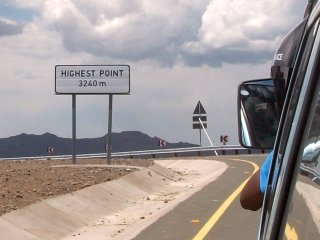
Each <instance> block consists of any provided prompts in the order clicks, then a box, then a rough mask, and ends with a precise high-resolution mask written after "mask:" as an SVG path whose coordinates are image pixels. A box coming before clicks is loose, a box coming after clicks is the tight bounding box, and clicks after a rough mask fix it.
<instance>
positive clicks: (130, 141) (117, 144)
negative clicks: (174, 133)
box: [0, 131, 197, 158]
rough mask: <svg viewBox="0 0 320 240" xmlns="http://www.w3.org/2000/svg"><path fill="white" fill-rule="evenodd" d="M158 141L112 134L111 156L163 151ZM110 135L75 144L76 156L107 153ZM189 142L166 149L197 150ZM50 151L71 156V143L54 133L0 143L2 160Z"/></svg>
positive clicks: (140, 135) (137, 134)
mask: <svg viewBox="0 0 320 240" xmlns="http://www.w3.org/2000/svg"><path fill="white" fill-rule="evenodd" d="M160 140H161V139H160V138H158V137H153V138H152V137H150V136H148V135H147V134H144V133H142V132H138V131H124V132H121V133H112V152H126V151H139V150H152V149H160V145H159V141H160ZM106 143H107V135H105V136H103V137H99V138H83V139H77V141H76V152H77V154H90V153H103V152H106ZM195 146H197V145H195V144H190V143H187V142H179V143H168V142H167V143H166V146H165V148H181V147H195ZM48 147H51V148H52V149H53V153H52V155H53V156H55V155H69V154H72V139H71V138H61V137H58V136H56V135H54V134H51V133H45V134H43V135H33V134H25V133H23V134H20V135H17V136H13V137H8V138H2V139H0V158H15V157H35V156H47V155H49V154H48Z"/></svg>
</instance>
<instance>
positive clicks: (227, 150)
mask: <svg viewBox="0 0 320 240" xmlns="http://www.w3.org/2000/svg"><path fill="white" fill-rule="evenodd" d="M252 153H265V151H264V150H252V149H246V148H243V147H241V146H238V145H224V146H213V147H212V146H207V147H189V148H170V149H155V150H143V151H129V152H115V153H111V157H113V158H135V157H140V158H141V157H144V158H148V157H149V158H156V157H158V158H159V157H160V158H169V157H181V156H215V155H239V154H252ZM106 157H107V153H94V154H79V155H77V158H106ZM49 158H50V159H57V160H58V159H71V158H72V155H59V156H52V155H49V156H37V157H18V158H0V160H4V159H6V160H23V159H38V160H41V159H49Z"/></svg>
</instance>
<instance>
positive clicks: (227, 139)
mask: <svg viewBox="0 0 320 240" xmlns="http://www.w3.org/2000/svg"><path fill="white" fill-rule="evenodd" d="M220 142H222V143H223V144H224V145H225V144H226V143H227V142H229V136H228V135H221V136H220Z"/></svg>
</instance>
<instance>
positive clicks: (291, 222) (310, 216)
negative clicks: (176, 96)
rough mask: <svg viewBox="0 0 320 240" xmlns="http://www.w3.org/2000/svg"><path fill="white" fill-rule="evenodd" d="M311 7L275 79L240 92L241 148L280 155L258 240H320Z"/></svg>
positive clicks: (318, 8) (316, 53) (319, 117)
mask: <svg viewBox="0 0 320 240" xmlns="http://www.w3.org/2000/svg"><path fill="white" fill-rule="evenodd" d="M309 2H311V3H310V4H311V5H310V6H311V7H312V8H311V9H312V11H311V13H310V14H308V15H307V16H306V17H305V19H304V20H303V21H302V22H301V23H300V24H299V25H298V26H297V27H296V28H294V30H293V31H291V32H290V33H289V34H288V35H287V37H286V38H285V39H284V41H283V42H282V44H281V45H280V47H279V49H278V51H277V53H276V55H275V60H274V66H273V67H272V71H271V72H272V78H270V79H259V80H252V81H246V82H244V83H242V84H241V85H240V86H239V91H238V119H239V138H240V143H241V144H242V145H243V146H244V147H247V148H258V149H270V150H271V149H273V150H274V156H273V162H272V165H271V170H270V174H269V180H268V186H267V191H266V194H265V198H264V204H263V209H262V216H261V222H260V229H259V234H258V239H270V240H274V239H290V240H293V239H299V240H300V239H320V163H319V162H320V3H319V1H309Z"/></svg>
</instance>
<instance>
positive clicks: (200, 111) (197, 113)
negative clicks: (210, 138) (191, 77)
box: [192, 101, 207, 129]
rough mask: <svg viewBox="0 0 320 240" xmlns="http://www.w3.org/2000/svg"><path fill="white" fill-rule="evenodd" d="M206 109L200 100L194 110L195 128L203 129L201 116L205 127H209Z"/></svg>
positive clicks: (193, 125)
mask: <svg viewBox="0 0 320 240" xmlns="http://www.w3.org/2000/svg"><path fill="white" fill-rule="evenodd" d="M205 114H206V111H205V110H204V107H203V106H202V104H201V102H200V101H199V102H198V103H197V106H196V108H195V109H194V111H193V117H192V120H193V124H192V127H193V129H202V126H201V123H200V121H199V118H200V120H201V122H202V123H203V127H204V128H207V123H206V121H207V116H206V115H205Z"/></svg>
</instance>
